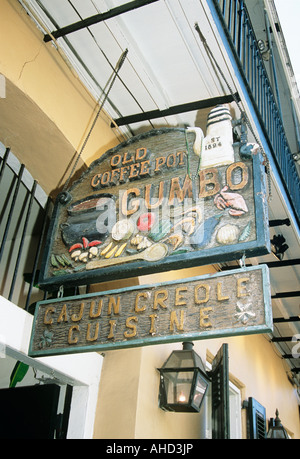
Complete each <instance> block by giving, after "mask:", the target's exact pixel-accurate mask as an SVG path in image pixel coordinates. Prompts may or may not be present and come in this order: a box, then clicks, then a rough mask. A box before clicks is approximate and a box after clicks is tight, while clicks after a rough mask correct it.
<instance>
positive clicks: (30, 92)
mask: <svg viewBox="0 0 300 459" xmlns="http://www.w3.org/2000/svg"><path fill="white" fill-rule="evenodd" d="M0 11H1V15H0V56H1V58H0V74H2V75H4V77H5V79H6V86H7V87H6V98H2V99H0V116H1V126H0V141H1V142H2V143H4V144H5V146H9V147H11V149H12V151H13V152H14V154H15V155H16V156H17V157H19V158H20V157H21V158H22V160H24V161H26V167H27V169H28V170H29V171H30V173H31V174H32V176H33V177H34V178H35V179H38V180H39V182H40V183H41V184H43V187H44V189H45V191H46V192H47V193H49V192H51V191H53V190H55V188H56V187H58V186H61V185H62V178H63V176H64V174H65V171H66V168H67V167H68V164H69V163H70V161H71V160H72V158H73V156H74V154H75V152H76V151H80V148H81V146H82V142H83V140H84V139H85V136H86V134H87V132H88V130H89V128H90V125H91V122H92V121H93V119H94V116H95V113H96V112H95V108H96V102H95V100H94V99H93V98H92V97H91V96H90V94H89V93H88V92H87V90H86V89H85V88H84V86H83V84H82V83H81V82H80V80H79V79H78V77H77V76H76V75H75V74H74V72H73V71H71V69H70V68H69V67H68V66H67V65H66V63H65V61H64V59H63V57H62V55H61V54H60V52H59V50H57V49H56V48H55V47H54V46H53V45H52V44H51V43H47V44H46V43H44V42H43V35H42V33H41V32H40V31H39V30H38V29H37V27H36V25H35V24H34V23H33V22H32V21H31V20H30V19H29V17H28V15H27V14H26V12H25V10H24V9H23V8H22V7H21V6H20V4H19V3H18V2H17V1H14V2H11V1H8V0H0ZM121 140H122V138H121V136H120V135H119V134H118V132H117V131H116V130H113V129H111V128H110V119H109V118H108V116H107V115H106V114H105V113H104V112H102V115H101V116H100V118H99V119H98V121H97V124H96V127H95V129H94V131H93V133H92V136H91V137H90V139H89V141H88V143H87V146H86V148H85V150H84V152H83V155H82V161H81V163H80V164H79V167H81V166H82V165H83V164H84V163H86V164H88V165H89V164H90V163H91V161H93V160H94V159H96V158H98V157H99V156H100V155H101V154H102V153H104V152H105V151H106V150H108V149H109V148H112V147H113V146H115V145H117V144H118V143H119V142H120V141H121ZM69 172H70V171H68V173H67V174H66V176H65V177H64V180H65V179H66V177H68V174H69Z"/></svg>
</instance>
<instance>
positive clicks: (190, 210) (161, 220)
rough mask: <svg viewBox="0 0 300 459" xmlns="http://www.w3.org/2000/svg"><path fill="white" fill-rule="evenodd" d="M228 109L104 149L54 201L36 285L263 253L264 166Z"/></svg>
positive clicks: (84, 281)
mask: <svg viewBox="0 0 300 459" xmlns="http://www.w3.org/2000/svg"><path fill="white" fill-rule="evenodd" d="M246 150H247V154H245V155H243V154H241V153H240V147H239V145H238V144H237V145H235V144H234V143H233V134H232V124H231V117H230V114H229V111H228V110H227V109H225V108H224V107H217V108H216V109H214V110H212V111H211V113H210V115H209V117H208V123H207V132H206V137H204V135H203V132H202V131H201V129H199V128H193V129H191V128H189V129H179V128H174V129H158V130H153V131H150V132H148V133H145V134H141V135H139V136H136V137H133V138H131V139H130V140H128V141H126V142H124V143H122V144H120V145H119V146H117V147H116V148H114V149H112V150H109V151H108V152H107V153H106V154H104V155H103V156H101V158H100V159H98V160H96V161H94V162H93V163H92V165H91V166H90V168H89V169H88V170H87V171H86V172H85V173H84V174H83V175H82V176H81V178H80V179H79V180H78V181H77V182H75V183H74V184H73V185H72V186H71V188H70V189H69V190H68V191H67V192H65V193H62V194H61V195H60V196H59V197H58V199H57V201H56V203H55V208H54V213H53V216H52V220H51V227H50V231H49V235H48V240H47V248H46V251H45V254H44V260H43V266H42V269H41V278H40V285H41V287H43V286H44V287H47V288H48V289H49V287H51V286H54V287H57V286H60V285H64V284H70V285H75V284H76V285H83V284H91V283H95V282H100V281H104V280H111V279H116V278H125V277H132V276H140V275H143V274H150V273H153V272H159V271H166V270H170V269H179V268H187V267H191V266H199V265H204V264H208V263H210V264H211V263H214V262H220V261H226V260H233V259H238V258H241V257H242V256H243V254H245V255H246V256H257V255H262V254H265V253H268V252H269V251H270V241H269V231H268V218H267V205H266V192H265V186H264V168H263V166H262V159H261V156H260V154H259V153H258V152H257V150H256V149H255V148H254V149H253V150H252V152H251V146H250V148H248V149H247V148H246V149H245V148H244V149H243V150H241V151H242V152H243V151H246Z"/></svg>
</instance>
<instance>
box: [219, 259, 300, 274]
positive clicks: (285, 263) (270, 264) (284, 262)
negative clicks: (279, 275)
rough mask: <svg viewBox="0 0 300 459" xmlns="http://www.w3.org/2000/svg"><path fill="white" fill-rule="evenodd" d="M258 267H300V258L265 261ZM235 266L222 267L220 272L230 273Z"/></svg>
mask: <svg viewBox="0 0 300 459" xmlns="http://www.w3.org/2000/svg"><path fill="white" fill-rule="evenodd" d="M259 265H267V266H268V268H284V267H286V266H296V265H300V258H295V259H294V260H281V261H279V260H278V261H266V262H262V263H259ZM248 266H252V264H251V263H248V264H246V267H248ZM236 268H237V267H236V266H223V267H222V271H231V270H232V269H236Z"/></svg>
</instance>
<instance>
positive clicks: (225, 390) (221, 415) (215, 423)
mask: <svg viewBox="0 0 300 459" xmlns="http://www.w3.org/2000/svg"><path fill="white" fill-rule="evenodd" d="M211 377H212V438H213V439H225V440H227V439H229V438H230V413H229V365H228V344H223V345H222V347H221V348H220V350H219V352H218V353H217V355H216V357H215V358H214V360H213V362H212V372H211Z"/></svg>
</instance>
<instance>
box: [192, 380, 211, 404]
mask: <svg viewBox="0 0 300 459" xmlns="http://www.w3.org/2000/svg"><path fill="white" fill-rule="evenodd" d="M207 386H208V384H207V383H206V382H205V381H203V379H202V378H201V376H200V374H198V375H197V380H196V387H195V391H194V397H193V403H194V405H196V406H197V407H198V408H199V407H200V405H201V402H202V399H203V397H204V394H205V391H206V389H207Z"/></svg>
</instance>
